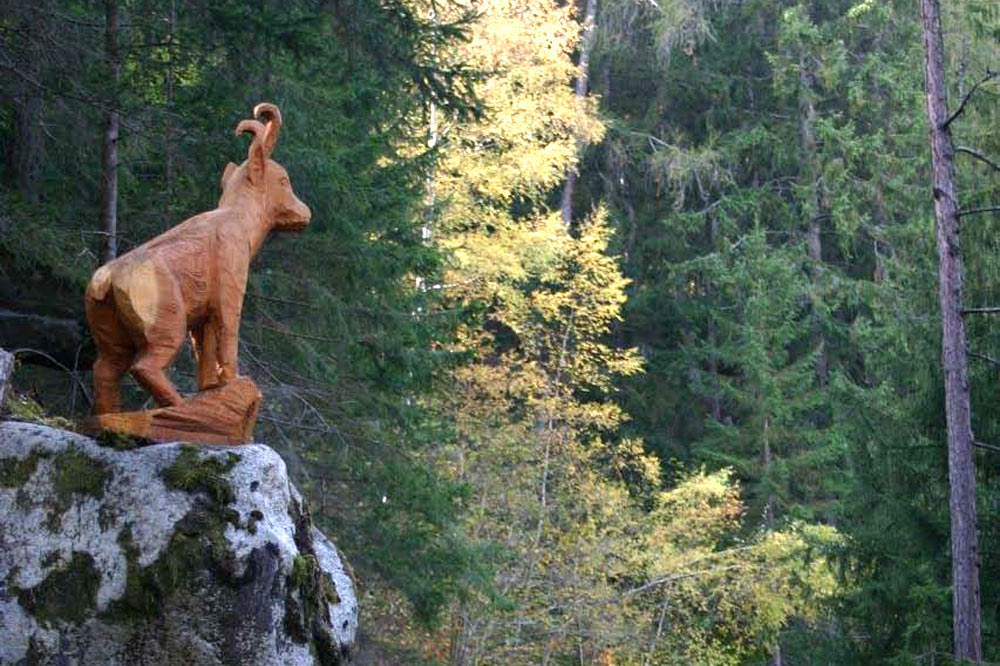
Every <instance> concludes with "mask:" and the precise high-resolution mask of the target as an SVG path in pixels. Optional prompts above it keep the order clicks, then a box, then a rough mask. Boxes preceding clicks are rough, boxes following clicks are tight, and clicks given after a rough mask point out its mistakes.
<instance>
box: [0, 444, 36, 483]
mask: <svg viewBox="0 0 1000 666" xmlns="http://www.w3.org/2000/svg"><path fill="white" fill-rule="evenodd" d="M38 457H39V456H38V454H37V453H32V454H31V455H30V456H28V457H27V458H23V459H22V458H0V488H20V487H21V486H23V485H24V484H26V483H27V482H28V480H29V479H30V478H31V475H32V474H34V473H35V470H36V469H38Z"/></svg>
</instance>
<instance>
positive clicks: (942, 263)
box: [920, 0, 982, 661]
mask: <svg viewBox="0 0 1000 666" xmlns="http://www.w3.org/2000/svg"><path fill="white" fill-rule="evenodd" d="M920 18H921V21H922V23H923V41H924V55H925V59H924V65H925V67H924V82H925V99H926V102H927V117H928V120H929V121H930V141H931V160H932V181H933V182H932V185H933V194H934V212H935V217H936V222H937V244H938V280H939V291H940V299H941V326H942V339H941V364H942V366H943V369H944V387H945V411H946V418H947V424H948V480H949V485H950V501H949V505H950V510H951V573H952V627H953V631H954V638H955V658H956V659H965V660H970V661H980V660H981V659H982V637H981V619H980V602H979V546H978V536H977V534H976V475H975V466H974V461H973V457H972V446H973V438H972V412H971V408H970V404H969V371H968V357H967V355H966V350H965V325H964V323H963V321H962V253H961V247H960V245H959V207H958V196H957V188H956V185H955V150H954V145H953V143H952V137H951V129H950V127H949V116H948V93H947V89H946V87H945V81H944V45H943V38H942V34H941V7H940V4H939V2H938V0H920Z"/></svg>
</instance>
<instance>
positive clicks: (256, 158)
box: [247, 140, 267, 186]
mask: <svg viewBox="0 0 1000 666" xmlns="http://www.w3.org/2000/svg"><path fill="white" fill-rule="evenodd" d="M247 162H248V164H247V178H249V179H250V182H251V183H252V184H253V185H255V186H259V185H261V184H263V182H264V169H266V168H267V156H266V155H265V154H264V146H263V144H262V143H261V142H260V141H257V140H254V142H253V143H252V144H250V155H249V156H248V159H247Z"/></svg>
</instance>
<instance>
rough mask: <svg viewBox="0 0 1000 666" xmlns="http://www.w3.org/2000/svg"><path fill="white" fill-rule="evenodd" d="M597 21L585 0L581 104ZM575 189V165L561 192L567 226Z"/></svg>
mask: <svg viewBox="0 0 1000 666" xmlns="http://www.w3.org/2000/svg"><path fill="white" fill-rule="evenodd" d="M596 23H597V0H587V6H586V9H585V10H584V14H583V36H582V37H581V38H580V63H579V67H580V73H579V75H578V76H577V77H576V98H577V101H578V102H579V103H580V106H581V107H582V106H583V100H584V98H585V97H586V96H587V83H588V79H589V76H590V50H591V49H592V48H593V46H594V26H595V24H596ZM583 148H584V143H583V141H580V140H577V142H576V154H577V155H578V156H579V155H580V154H581V153H582V152H583ZM574 190H576V167H575V166H571V167H570V168H569V169H567V170H566V184H565V185H564V186H563V193H562V206H561V208H562V221H563V224H565V225H566V226H567V227H568V226H570V225H571V224H573V192H574Z"/></svg>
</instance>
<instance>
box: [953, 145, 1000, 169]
mask: <svg viewBox="0 0 1000 666" xmlns="http://www.w3.org/2000/svg"><path fill="white" fill-rule="evenodd" d="M955 152H956V153H965V154H966V155H972V156H973V157H975V158H976V159H977V160H979V161H980V162H982V163H983V164H988V165H990V166H991V167H993V170H994V171H1000V164H997V163H996V162H994V161H993V160H991V159H990V158H988V157H986V155H983V154H982V153H981V152H979V151H978V150H974V149H972V148H969V147H968V146H956V147H955Z"/></svg>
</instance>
